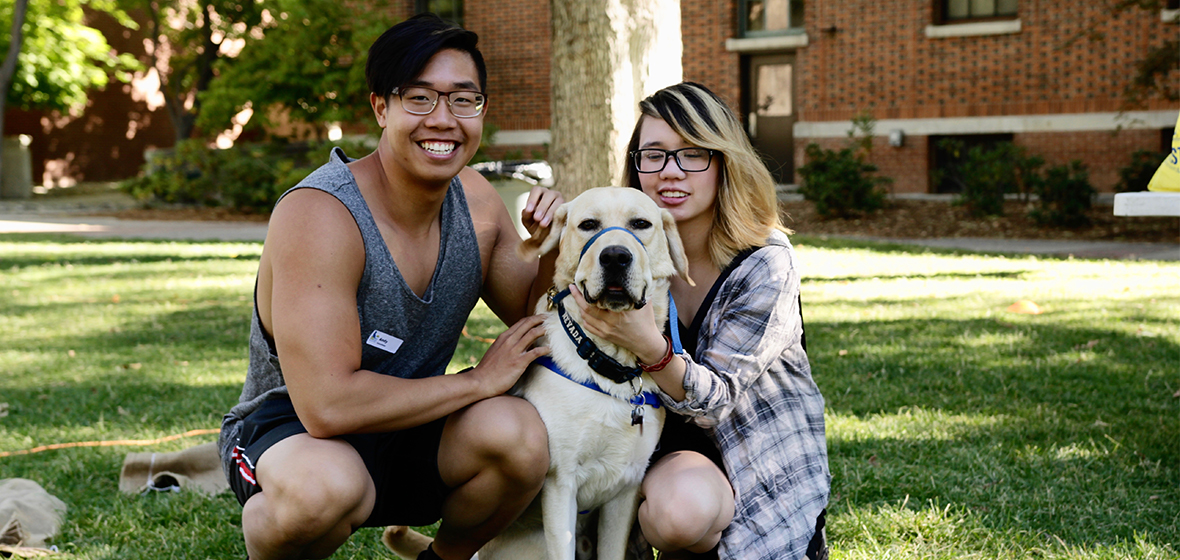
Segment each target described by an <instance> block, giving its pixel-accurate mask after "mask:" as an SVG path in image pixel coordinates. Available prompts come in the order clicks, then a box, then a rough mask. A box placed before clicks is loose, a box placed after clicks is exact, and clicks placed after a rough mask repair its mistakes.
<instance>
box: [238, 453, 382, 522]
mask: <svg viewBox="0 0 1180 560" xmlns="http://www.w3.org/2000/svg"><path fill="white" fill-rule="evenodd" d="M341 443H342V442H341ZM342 445H345V446H347V444H343V443H342ZM341 449H343V448H341ZM347 450H351V447H348V449H347ZM330 451H331V448H330V447H329V448H328V449H319V450H318V453H317V452H312V451H308V452H307V454H305V455H304V457H305V459H304V458H301V459H299V460H294V459H293V458H290V457H279V456H272V457H266V456H265V455H264V457H263V459H262V460H261V461H260V465H259V466H260V469H259V470H260V472H259V481H260V483H261V484H262V487H263V491H262V494H263V495H265V496H266V500H265V502H264V503H265V507H266V510H267V511H266V512H264V514H265V515H267V516H269V517H270V519H271V521H272V523H273V528H274V529H275V530H278V531H282V532H284V533H289V535H290V538H291V539H294V540H299V539H300V538H309V537H314V536H316V535H322V534H324V533H327V532H330V531H333V530H337V529H338V527H339V526H340V525H341V524H342V523H348V524H350V525H352V526H353V527H355V526H359V525H360V524H361V523H363V522H364V520H365V519H366V518H367V517H368V514H369V512H371V511H372V509H373V503H374V501H375V498H376V493H375V491H374V489H373V482H372V479H371V477H370V476H369V475H368V472H367V471H366V470H365V469H364V463H363V462H362V461H361V460H360V458H359V457H353V456H343V457H340V456H334V455H333V454H332V453H330ZM268 453H269V452H268ZM268 459H269V460H270V462H269V464H268V463H267V460H268ZM264 469H265V470H264ZM268 475H269V476H268ZM251 501H253V498H251ZM250 505H251V504H250V502H246V506H247V508H246V509H244V510H243V515H244V516H245V515H249V514H252V513H255V512H252V511H251V508H250V507H249V506H250ZM259 513H262V512H259ZM284 540H287V539H284Z"/></svg>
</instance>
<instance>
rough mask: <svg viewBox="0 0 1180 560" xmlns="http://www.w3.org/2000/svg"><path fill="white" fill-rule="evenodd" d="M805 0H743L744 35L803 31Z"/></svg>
mask: <svg viewBox="0 0 1180 560" xmlns="http://www.w3.org/2000/svg"><path fill="white" fill-rule="evenodd" d="M803 2H804V0H742V1H741V2H740V3H739V9H740V10H741V14H740V16H739V19H740V20H741V23H742V35H743V36H744V37H760V36H766V35H784V34H788V33H801V32H802V31H803Z"/></svg>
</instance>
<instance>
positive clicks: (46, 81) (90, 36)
mask: <svg viewBox="0 0 1180 560" xmlns="http://www.w3.org/2000/svg"><path fill="white" fill-rule="evenodd" d="M83 7H87V8H90V9H92V10H96V11H102V12H106V13H110V14H112V15H114V16H115V17H116V18H118V19H119V20H120V21H121V22H122V23H123V24H124V25H128V26H134V25H135V23H134V22H133V21H131V20H130V18H128V17H127V16H126V14H124V13H123V12H121V11H119V10H118V9H117V7H116V6H115V4H114V2H112V1H108V0H29V4H28V12H27V13H26V14H25V22H24V25H23V26H22V37H21V45H20V52H19V54H18V55H17V63H16V68H15V72H14V73H13V77H12V82H11V84H10V85H9V87H8V90H7V91H6V92H4V94H5V105H12V106H15V107H18V108H21V109H42V110H47V111H77V110H79V109H81V108H82V107H84V106H85V105H86V100H87V96H88V92H89V91H90V90H91V89H92V88H100V89H101V88H104V87H106V85H107V83H108V82H109V81H110V78H111V77H112V76H114V77H115V78H117V79H119V80H122V81H128V80H130V78H131V76H130V73H129V72H130V71H132V70H134V69H136V68H137V67H138V64H137V63H136V61H135V59H134V57H131V56H130V55H125V54H124V55H115V54H113V53H112V51H111V47H110V45H109V44H108V43H107V40H106V38H105V37H103V35H102V33H101V32H99V31H98V30H97V29H94V28H92V27H88V26H86V25H85V24H84V23H83V22H84V13H83ZM13 8H14V2H0V28H3V29H5V30H6V31H7V30H8V29H10V28H11V26H12V20H13ZM11 40H12V37H11V35H10V34H9V33H7V32H6V33H5V34H4V35H0V52H7V51H8V49H9V45H10V42H11Z"/></svg>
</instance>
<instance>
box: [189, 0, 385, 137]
mask: <svg viewBox="0 0 1180 560" xmlns="http://www.w3.org/2000/svg"><path fill="white" fill-rule="evenodd" d="M364 10H365V12H367V16H366V17H356V13H357V9H356V6H353V5H350V4H349V3H347V2H340V1H339V0H277V2H276V1H273V0H272V1H270V2H267V4H266V9H264V10H263V13H262V24H261V25H260V26H259V27H258V28H257V32H256V33H252V34H251V35H250V36H249V37H247V38H246V39H245V44H244V46H243V48H242V51H241V53H240V54H239V55H238V56H237V57H236V58H233V59H228V58H227V59H222V60H220V61H218V63H217V65H216V67H215V71H216V74H217V79H216V80H214V81H213V83H212V85H211V86H210V87H209V89H208V90H207V91H205V92H204V93H202V94H201V95H200V100H201V103H202V111H201V116H200V118H199V119H198V125H199V126H200V127H201V128H203V129H206V130H221V129H224V128H227V127H228V126H229V125H230V120H231V118H232V117H233V116H234V115H236V114H237V113H238V112H240V111H242V110H243V109H245V108H247V107H249V108H252V109H253V110H254V115H253V117H252V118H251V120H250V123H249V125H248V126H249V127H252V128H258V127H262V126H266V125H271V124H274V123H272V122H270V113H269V111H268V109H270V108H271V107H273V106H278V107H280V108H282V109H285V110H286V113H287V115H288V117H289V118H291V119H294V120H297V121H302V122H307V123H326V122H339V121H346V122H367V121H369V120H371V118H368V117H369V111H370V107H369V96H368V93H369V90H368V87H367V85H366V83H365V62H366V60H367V56H368V48H369V45H371V44H372V43H373V41H375V40H376V39H377V37H378V36H380V35H381V33H382V32H384V31H385V30H386V29H387V28H388V27H389V26H390V25H391V24H392V23H393V20H392V18H391V17H389V16H388V15H387V14H389V13H390V12H391V11H392V10H391V9H390V7H389V6H388V1H385V0H376V1H374V2H369V3H367V4H366V5H365V8H364Z"/></svg>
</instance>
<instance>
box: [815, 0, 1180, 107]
mask: <svg viewBox="0 0 1180 560" xmlns="http://www.w3.org/2000/svg"><path fill="white" fill-rule="evenodd" d="M932 5H933V1H932V0H904V1H903V0H898V1H895V2H875V1H869V0H844V1H829V2H811V3H808V5H807V7H808V10H810V11H809V12H808V14H807V31H808V34H809V37H810V39H811V44H810V45H809V46H808V47H806V48H804V49H800V51H799V55H798V62H799V66H800V70H799V91H798V96H797V103H798V107H799V117H800V119H801V120H806V121H831V120H847V119H849V118H851V117H852V116H853V115H855V114H856V113H857V112H858V111H865V110H868V111H871V112H872V113H873V116H874V117H875V118H877V119H891V118H937V117H966V116H989V115H1028V114H1046V113H1080V112H1106V111H1118V110H1119V109H1120V108H1121V104H1122V99H1121V97H1120V94H1121V93H1122V91H1123V88H1124V87H1125V86H1126V85H1127V83H1128V81H1129V78H1130V73H1131V72H1130V69H1131V68H1133V65H1134V63H1135V62H1136V61H1137V60H1139V59H1140V58H1142V56H1143V54H1144V53H1146V52H1147V50H1148V49H1149V48H1150V47H1152V46H1158V45H1161V44H1162V43H1163V42H1164V41H1166V40H1167V38H1169V37H1175V35H1176V34H1177V33H1180V28H1177V26H1176V25H1175V24H1166V23H1162V22H1161V21H1160V16H1159V11H1158V10H1155V11H1151V10H1138V9H1133V10H1130V11H1128V12H1126V13H1123V14H1121V15H1119V16H1118V17H1113V16H1111V15H1110V14H1109V11H1108V9H1107V8H1106V7H1104V6H1105V3H1101V2H1064V3H1063V2H1050V1H1047V0H1041V1H1037V0H1022V1H1021V3H1020V21H1021V25H1022V27H1021V31H1020V32H1019V33H1015V34H1008V35H993V36H982V37H956V38H943V39H929V38H927V37H926V36H925V28H926V26H927V25H928V24H929V23H931V21H932V17H933V15H932V11H931V10H932V8H931V6H932ZM1087 25H1093V32H1094V34H1096V35H1102V36H1104V37H1105V39H1104V40H1103V41H1101V42H1093V41H1091V40H1090V39H1088V38H1087V37H1086V36H1082V37H1080V38H1077V39H1076V40H1074V41H1073V42H1071V39H1074V38H1076V37H1077V36H1078V34H1083V35H1084V32H1085V31H1086V30H1087ZM832 26H835V28H836V31H834V32H828V31H825V30H826V29H829V28H831V27H832ZM1148 108H1150V109H1171V108H1176V104H1175V103H1171V104H1169V103H1167V102H1164V101H1161V100H1154V101H1152V102H1151V103H1150V104H1149V107H1148Z"/></svg>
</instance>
